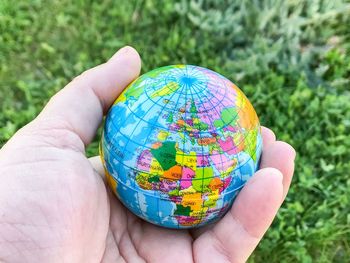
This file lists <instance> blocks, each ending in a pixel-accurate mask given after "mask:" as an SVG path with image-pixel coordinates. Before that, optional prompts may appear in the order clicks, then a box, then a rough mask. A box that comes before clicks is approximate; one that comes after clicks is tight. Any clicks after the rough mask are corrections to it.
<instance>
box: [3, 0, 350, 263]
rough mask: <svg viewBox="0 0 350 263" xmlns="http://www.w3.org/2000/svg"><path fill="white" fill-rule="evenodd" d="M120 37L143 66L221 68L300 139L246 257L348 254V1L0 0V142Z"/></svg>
mask: <svg viewBox="0 0 350 263" xmlns="http://www.w3.org/2000/svg"><path fill="white" fill-rule="evenodd" d="M126 44H129V45H132V46H134V47H135V48H136V49H137V50H138V51H139V52H140V54H141V57H142V59H143V72H146V71H148V70H150V69H153V68H156V67H159V66H163V65H168V64H177V63H188V64H195V65H200V66H204V67H208V68H210V69H213V70H215V71H217V72H219V73H221V74H223V75H225V76H227V77H228V78H229V79H231V80H232V81H233V82H235V83H236V84H237V85H238V86H239V87H241V88H242V90H243V91H244V92H245V93H246V95H247V96H248V98H249V99H250V100H251V102H252V103H253V105H254V106H255V108H256V111H257V113H258V115H259V117H260V120H261V123H262V124H263V125H265V126H268V127H270V128H272V129H273V130H274V131H275V133H276V134H277V137H278V139H280V140H285V141H287V142H289V143H290V144H292V145H293V146H294V147H295V148H296V150H297V159H296V171H295V177H294V180H293V185H292V188H291V190H290V193H289V195H288V197H287V199H286V201H285V203H284V205H283V207H282V208H281V210H280V212H279V214H278V216H277V219H276V220H275V221H274V223H273V226H272V227H271V229H270V230H269V231H268V232H267V234H266V236H265V238H264V239H263V241H262V242H261V244H260V245H259V247H258V248H257V250H256V251H255V253H254V254H253V255H252V257H251V259H250V262H350V172H349V171H350V93H349V90H350V56H349V55H350V2H349V1H339V0H334V1H332V0H329V1H322V0H314V1H311V0H310V1H308V0H304V1H302V0H288V1H283V0H264V1H259V0H255V1H254V0H250V1H247V0H243V1H224V0H217V1H214V0H208V1H194V0H192V1H161V0H146V1H126V0H125V1H111V0H105V1H68V0H60V1H59V0H52V1H38V0H35V1H34V0H33V1H11V0H2V1H1V2H0V110H1V111H0V147H1V146H2V145H3V144H4V143H5V142H6V141H7V140H8V139H9V138H10V137H11V136H12V135H13V134H14V133H15V132H16V130H17V129H19V128H20V127H21V126H23V125H25V124H26V123H27V122H29V121H30V120H31V119H33V118H34V117H35V116H36V115H37V114H38V112H39V111H40V110H41V108H42V107H43V106H44V105H45V103H46V102H47V101H48V99H49V98H50V96H52V95H53V94H54V93H55V92H57V91H58V90H59V89H61V88H62V87H64V85H65V84H66V83H67V82H69V81H70V80H71V79H72V78H73V77H74V76H76V75H78V74H80V73H81V72H82V71H83V70H85V69H88V68H90V67H92V66H95V65H97V64H99V63H102V62H104V61H105V60H106V59H108V58H109V57H110V56H111V55H112V54H113V53H114V52H115V51H116V50H117V49H118V48H120V47H122V46H124V45H126ZM83 106H84V105H82V107H83ZM98 139H99V136H97V138H96V140H95V142H94V143H92V144H91V145H90V146H89V147H88V149H87V153H88V155H89V156H91V155H96V154H97V153H98V151H97V144H98Z"/></svg>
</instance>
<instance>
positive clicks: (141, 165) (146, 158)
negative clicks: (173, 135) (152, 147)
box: [136, 149, 152, 172]
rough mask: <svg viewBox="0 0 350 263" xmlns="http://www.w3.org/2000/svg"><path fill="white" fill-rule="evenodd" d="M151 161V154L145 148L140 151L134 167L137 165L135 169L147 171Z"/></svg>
mask: <svg viewBox="0 0 350 263" xmlns="http://www.w3.org/2000/svg"><path fill="white" fill-rule="evenodd" d="M151 161H152V154H151V152H150V151H149V150H148V149H146V150H144V151H142V153H141V154H140V156H139V158H138V160H137V164H136V167H137V169H139V170H141V171H146V172H148V171H149V168H150V164H151Z"/></svg>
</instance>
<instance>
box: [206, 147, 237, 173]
mask: <svg viewBox="0 0 350 263" xmlns="http://www.w3.org/2000/svg"><path fill="white" fill-rule="evenodd" d="M210 159H211V160H212V162H213V163H214V165H215V167H216V169H218V171H220V172H224V171H226V170H227V169H228V168H229V167H230V166H232V165H233V164H234V160H233V159H232V160H231V159H230V158H228V157H227V156H226V155H225V154H221V153H219V152H217V151H213V154H212V155H210Z"/></svg>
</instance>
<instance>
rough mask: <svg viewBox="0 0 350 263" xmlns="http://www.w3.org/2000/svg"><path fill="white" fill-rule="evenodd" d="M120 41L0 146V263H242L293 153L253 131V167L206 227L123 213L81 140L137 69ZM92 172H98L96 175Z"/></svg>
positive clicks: (273, 206) (287, 176)
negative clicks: (174, 225) (256, 158)
mask: <svg viewBox="0 0 350 263" xmlns="http://www.w3.org/2000/svg"><path fill="white" fill-rule="evenodd" d="M140 66H141V62H140V58H139V55H138V54H137V52H136V51H135V50H134V49H132V48H130V47H126V48H123V49H121V50H119V51H118V52H117V53H116V54H115V55H114V56H113V57H112V58H111V59H110V60H109V61H108V62H107V63H105V64H103V65H100V66H98V67H96V68H93V69H90V70H88V71H86V72H85V73H83V74H82V75H80V76H79V77H77V78H76V79H74V80H73V81H72V82H71V83H70V84H68V85H67V86H66V87H65V88H64V89H62V90H61V91H60V92H58V93H57V94H56V95H55V96H54V97H53V98H52V99H51V100H50V102H49V103H48V104H47V106H46V107H45V108H44V109H43V111H42V112H41V113H40V114H39V116H38V117H37V118H36V119H35V120H33V121H32V122H31V123H29V124H28V125H26V126H25V127H23V128H22V129H20V130H19V131H18V132H17V133H16V134H15V135H14V136H13V137H12V138H11V139H10V140H9V141H8V143H7V144H6V145H5V146H4V147H3V148H2V149H1V151H0V176H1V184H0V244H1V245H0V259H1V260H3V261H5V262H145V261H147V262H179V261H181V262H193V261H195V262H244V261H245V260H247V258H248V257H249V255H250V254H251V253H252V252H253V250H254V249H255V247H256V246H257V244H258V243H259V241H260V240H261V238H262V236H263V235H264V233H265V231H266V230H267V229H268V227H269V226H270V224H271V222H272V220H273V218H274V216H275V215H276V213H277V210H278V208H279V207H280V205H281V204H282V202H283V200H284V198H285V196H286V194H287V191H288V188H289V185H290V182H291V179H292V175H293V170H294V158H295V151H294V150H293V148H292V147H291V146H290V145H288V144H286V143H284V142H280V141H276V138H275V135H274V134H273V132H272V131H271V130H269V129H267V128H262V133H263V143H264V150H263V156H262V161H261V169H260V170H259V171H258V172H257V173H256V174H255V175H254V177H253V178H252V179H251V180H250V181H249V182H248V183H247V185H246V186H245V187H244V188H243V189H242V191H241V192H240V194H239V195H238V197H237V199H236V201H235V202H234V204H233V207H232V209H231V210H230V211H229V212H228V213H227V214H226V216H225V217H224V218H223V219H221V220H220V221H219V222H218V223H216V224H215V225H211V226H208V227H204V228H201V229H196V230H191V231H186V230H169V229H164V228H160V227H157V226H154V225H152V224H149V223H147V222H145V221H143V220H141V219H138V218H137V217H136V216H134V215H133V214H131V213H130V212H129V211H127V210H126V209H125V208H124V207H123V206H122V205H121V203H120V202H119V201H118V200H117V198H115V197H114V195H113V194H112V193H111V191H109V189H108V187H106V185H105V183H104V180H103V169H102V165H101V162H100V159H99V158H92V159H90V160H89V159H88V158H86V156H85V146H86V145H88V144H89V143H90V142H91V140H92V139H93V137H94V135H95V132H96V130H97V128H98V126H99V125H100V123H101V121H102V116H103V114H104V113H106V111H107V110H108V108H109V107H110V105H111V104H112V103H113V101H114V100H115V98H116V97H117V96H118V94H120V92H121V91H122V90H123V89H124V88H125V87H126V85H127V84H128V83H129V82H131V81H132V80H133V79H134V78H136V77H137V76H138V74H139V72H140ZM99 174H100V175H102V176H100V175H99Z"/></svg>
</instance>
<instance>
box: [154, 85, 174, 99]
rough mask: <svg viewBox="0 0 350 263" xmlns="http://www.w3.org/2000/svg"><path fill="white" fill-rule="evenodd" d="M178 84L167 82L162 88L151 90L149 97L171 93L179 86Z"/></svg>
mask: <svg viewBox="0 0 350 263" xmlns="http://www.w3.org/2000/svg"><path fill="white" fill-rule="evenodd" d="M179 87H180V86H179V84H178V83H176V82H169V83H168V84H167V85H165V86H164V87H163V88H161V89H159V90H157V91H155V92H153V93H152V94H151V98H156V97H162V96H166V95H169V94H172V93H173V92H175V91H176V90H177V89H178V88H179Z"/></svg>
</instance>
